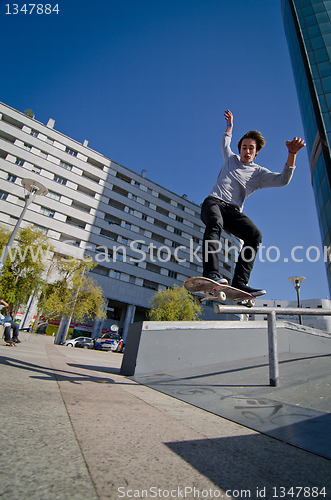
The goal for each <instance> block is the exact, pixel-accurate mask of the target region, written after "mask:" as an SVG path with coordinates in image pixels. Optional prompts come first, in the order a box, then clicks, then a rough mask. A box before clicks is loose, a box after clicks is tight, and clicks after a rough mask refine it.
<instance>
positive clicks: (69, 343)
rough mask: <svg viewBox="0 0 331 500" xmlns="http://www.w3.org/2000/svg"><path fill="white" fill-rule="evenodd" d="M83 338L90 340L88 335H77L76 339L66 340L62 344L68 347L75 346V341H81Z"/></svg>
mask: <svg viewBox="0 0 331 500" xmlns="http://www.w3.org/2000/svg"><path fill="white" fill-rule="evenodd" d="M84 340H87V341H90V340H91V338H90V337H77V338H76V339H70V340H66V341H65V343H64V345H66V346H68V347H75V345H76V344H77V342H83V341H84Z"/></svg>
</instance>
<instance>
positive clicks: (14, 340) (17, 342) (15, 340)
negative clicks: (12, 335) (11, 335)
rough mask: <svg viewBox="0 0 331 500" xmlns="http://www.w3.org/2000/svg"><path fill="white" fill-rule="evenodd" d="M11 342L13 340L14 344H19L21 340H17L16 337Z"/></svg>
mask: <svg viewBox="0 0 331 500" xmlns="http://www.w3.org/2000/svg"><path fill="white" fill-rule="evenodd" d="M13 342H15V344H20V343H21V341H20V340H18V339H13Z"/></svg>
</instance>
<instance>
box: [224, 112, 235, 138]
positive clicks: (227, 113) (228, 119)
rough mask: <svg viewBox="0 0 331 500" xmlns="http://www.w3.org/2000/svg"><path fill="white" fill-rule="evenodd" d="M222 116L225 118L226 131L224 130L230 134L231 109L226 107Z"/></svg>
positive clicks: (231, 123) (231, 124) (231, 122)
mask: <svg viewBox="0 0 331 500" xmlns="http://www.w3.org/2000/svg"><path fill="white" fill-rule="evenodd" d="M224 116H225V119H226V131H225V132H226V133H227V134H232V127H233V114H232V113H231V111H230V110H229V109H227V110H226V111H225V112H224Z"/></svg>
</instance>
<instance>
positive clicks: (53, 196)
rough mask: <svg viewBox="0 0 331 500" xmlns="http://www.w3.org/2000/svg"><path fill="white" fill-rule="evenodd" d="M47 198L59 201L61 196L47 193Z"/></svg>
mask: <svg viewBox="0 0 331 500" xmlns="http://www.w3.org/2000/svg"><path fill="white" fill-rule="evenodd" d="M46 196H47V198H51V199H52V200H56V201H60V199H61V195H59V194H58V193H54V192H53V191H48V193H47V195H46Z"/></svg>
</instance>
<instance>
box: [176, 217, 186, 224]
mask: <svg viewBox="0 0 331 500" xmlns="http://www.w3.org/2000/svg"><path fill="white" fill-rule="evenodd" d="M176 221H177V222H182V223H183V222H184V219H183V217H179V216H178V215H176Z"/></svg>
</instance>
